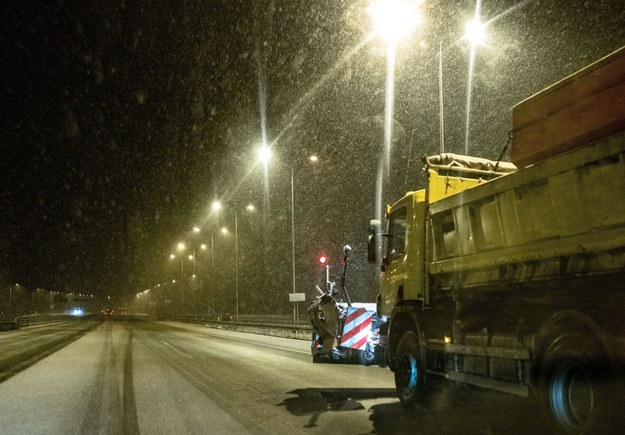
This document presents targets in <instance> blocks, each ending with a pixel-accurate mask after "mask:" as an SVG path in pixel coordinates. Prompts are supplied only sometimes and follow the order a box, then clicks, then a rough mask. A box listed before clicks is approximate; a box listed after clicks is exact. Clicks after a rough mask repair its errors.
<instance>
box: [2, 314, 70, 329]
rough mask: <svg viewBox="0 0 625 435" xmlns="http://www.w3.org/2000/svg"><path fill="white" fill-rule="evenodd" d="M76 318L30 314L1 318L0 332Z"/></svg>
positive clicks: (63, 315)
mask: <svg viewBox="0 0 625 435" xmlns="http://www.w3.org/2000/svg"><path fill="white" fill-rule="evenodd" d="M73 319H76V316H70V315H68V314H29V315H24V316H2V317H0V330H2V331H8V330H13V329H20V328H23V327H25V326H34V325H43V324H47V323H54V322H62V321H64V320H73Z"/></svg>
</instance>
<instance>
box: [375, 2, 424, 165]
mask: <svg viewBox="0 0 625 435" xmlns="http://www.w3.org/2000/svg"><path fill="white" fill-rule="evenodd" d="M420 3H421V2H420V1H417V0H372V1H371V3H370V6H369V13H370V15H371V18H372V19H373V22H374V33H375V34H378V35H380V36H382V38H384V40H385V41H386V101H385V103H384V107H385V111H384V158H383V162H384V166H385V169H386V175H387V177H389V176H390V166H391V165H390V160H391V142H392V137H393V130H392V126H393V123H392V121H393V109H394V100H395V59H396V52H397V44H398V42H399V41H400V40H401V39H402V38H405V37H407V36H408V35H409V34H410V33H412V31H413V30H414V29H415V28H416V27H417V25H418V24H419V23H420V22H421V19H422V18H421V12H420V10H419V6H420Z"/></svg>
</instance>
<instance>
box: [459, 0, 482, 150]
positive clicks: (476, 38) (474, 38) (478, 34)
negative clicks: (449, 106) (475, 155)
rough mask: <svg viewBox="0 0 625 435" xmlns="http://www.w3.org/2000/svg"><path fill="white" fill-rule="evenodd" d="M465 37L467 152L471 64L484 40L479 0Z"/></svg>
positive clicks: (466, 146)
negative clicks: (467, 52) (468, 46)
mask: <svg viewBox="0 0 625 435" xmlns="http://www.w3.org/2000/svg"><path fill="white" fill-rule="evenodd" d="M465 38H467V39H468V40H469V41H471V51H470V57H469V74H468V80H467V81H468V84H467V116H466V121H465V135H464V137H465V141H464V153H465V154H469V123H470V119H471V94H472V90H473V65H474V64H475V47H476V46H477V45H480V44H482V43H483V42H484V40H485V38H486V30H485V25H484V24H482V23H481V21H480V0H477V3H476V5H475V17H474V18H473V20H472V21H469V23H468V24H467V26H466V27H465Z"/></svg>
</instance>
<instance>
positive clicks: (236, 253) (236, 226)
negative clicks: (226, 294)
mask: <svg viewBox="0 0 625 435" xmlns="http://www.w3.org/2000/svg"><path fill="white" fill-rule="evenodd" d="M245 210H246V211H247V212H254V211H256V207H254V205H253V204H248V205H247V206H246V207H245ZM221 233H222V234H224V235H226V234H228V233H229V231H228V228H226V227H223V228H222V229H221ZM234 276H235V278H234V279H235V318H236V319H237V320H239V210H238V208H236V207H235V209H234Z"/></svg>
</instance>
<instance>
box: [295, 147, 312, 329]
mask: <svg viewBox="0 0 625 435" xmlns="http://www.w3.org/2000/svg"><path fill="white" fill-rule="evenodd" d="M308 161H309V162H311V163H317V162H318V161H319V157H317V156H316V155H312V156H310V157H308ZM294 167H295V165H294V164H292V165H291V284H292V289H291V290H292V293H296V291H295V169H294ZM296 320H297V302H296V303H295V305H294V306H293V324H295V322H296Z"/></svg>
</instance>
